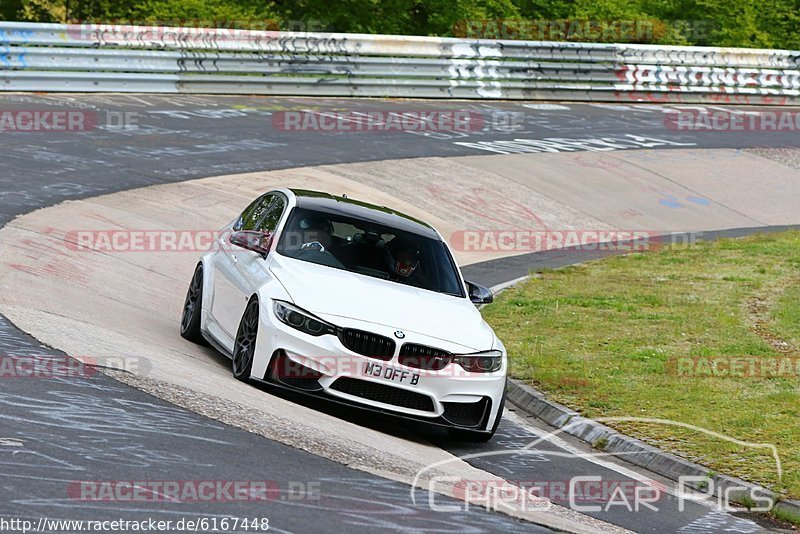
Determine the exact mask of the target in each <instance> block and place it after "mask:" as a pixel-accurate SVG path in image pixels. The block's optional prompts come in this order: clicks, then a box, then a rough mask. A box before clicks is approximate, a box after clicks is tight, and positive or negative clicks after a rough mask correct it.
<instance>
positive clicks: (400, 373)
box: [364, 362, 419, 386]
mask: <svg viewBox="0 0 800 534" xmlns="http://www.w3.org/2000/svg"><path fill="white" fill-rule="evenodd" d="M364 376H374V377H376V378H383V379H384V380H388V381H390V382H395V383H397V384H405V385H407V386H418V385H419V373H412V372H411V371H404V370H402V369H396V368H394V367H389V366H388V365H383V364H380V363H374V362H364Z"/></svg>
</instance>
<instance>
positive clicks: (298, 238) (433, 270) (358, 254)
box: [276, 208, 464, 297]
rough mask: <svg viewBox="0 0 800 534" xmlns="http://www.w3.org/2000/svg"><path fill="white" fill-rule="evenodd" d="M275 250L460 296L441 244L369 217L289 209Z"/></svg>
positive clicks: (452, 264)
mask: <svg viewBox="0 0 800 534" xmlns="http://www.w3.org/2000/svg"><path fill="white" fill-rule="evenodd" d="M276 250H277V251H278V253H280V254H282V255H284V256H288V257H290V258H295V259H298V260H302V261H308V262H311V263H316V264H319V265H326V266H328V267H333V268H335V269H343V270H346V271H350V272H353V273H358V274H362V275H366V276H372V277H375V278H380V279H382V280H389V281H392V282H397V283H399V284H404V285H409V286H413V287H418V288H421V289H427V290H429V291H436V292H437V293H445V294H448V295H453V296H456V297H463V296H464V292H463V290H462V288H461V283H460V278H459V276H458V272H457V270H456V266H455V262H454V261H453V258H452V256H451V255H450V252H449V250H448V249H447V247H446V246H445V244H444V243H443V242H441V241H440V240H438V239H432V238H429V237H425V236H421V235H417V234H414V233H410V232H405V231H402V230H399V229H397V228H392V227H389V226H383V225H380V224H376V223H373V222H371V221H365V220H362V219H357V218H353V217H348V216H346V215H339V214H329V213H324V212H320V211H314V210H308V209H304V208H294V210H292V213H291V215H290V216H289V220H288V221H287V223H286V227H285V228H284V230H283V232H282V234H281V237H280V241H279V242H278V246H277V249H276Z"/></svg>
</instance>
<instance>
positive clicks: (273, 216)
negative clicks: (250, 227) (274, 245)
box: [256, 195, 286, 232]
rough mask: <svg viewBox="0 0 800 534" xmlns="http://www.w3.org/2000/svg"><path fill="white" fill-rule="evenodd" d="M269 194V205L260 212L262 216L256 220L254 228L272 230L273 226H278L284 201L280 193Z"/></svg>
mask: <svg viewBox="0 0 800 534" xmlns="http://www.w3.org/2000/svg"><path fill="white" fill-rule="evenodd" d="M271 196H272V202H270V204H269V206H268V207H267V208H266V210H264V212H263V213H262V217H261V219H260V220H259V222H258V226H257V227H256V230H260V231H262V232H274V231H275V228H277V227H278V222H279V221H280V220H281V215H283V210H284V208H285V207H286V202H285V201H284V200H283V197H281V196H280V195H271Z"/></svg>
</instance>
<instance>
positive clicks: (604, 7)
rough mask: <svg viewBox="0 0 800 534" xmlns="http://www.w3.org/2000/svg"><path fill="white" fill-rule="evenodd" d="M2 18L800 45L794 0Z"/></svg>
mask: <svg viewBox="0 0 800 534" xmlns="http://www.w3.org/2000/svg"><path fill="white" fill-rule="evenodd" d="M0 14H2V16H3V17H4V18H6V19H17V20H30V21H40V22H49V21H57V22H63V21H66V20H80V21H86V20H94V21H117V22H125V21H130V20H132V21H137V22H139V21H142V22H143V21H148V22H158V23H162V24H172V25H174V24H185V25H198V23H201V24H205V25H222V26H235V27H242V28H259V27H261V28H267V29H287V30H301V31H302V30H309V31H319V30H333V31H338V32H362V33H390V34H409V35H441V36H459V37H485V38H511V39H524V38H527V39H546V40H570V41H594V42H650V43H663V44H698V45H719V46H742V47H757V48H789V49H794V50H797V49H800V0H338V1H331V0H292V1H289V0H0Z"/></svg>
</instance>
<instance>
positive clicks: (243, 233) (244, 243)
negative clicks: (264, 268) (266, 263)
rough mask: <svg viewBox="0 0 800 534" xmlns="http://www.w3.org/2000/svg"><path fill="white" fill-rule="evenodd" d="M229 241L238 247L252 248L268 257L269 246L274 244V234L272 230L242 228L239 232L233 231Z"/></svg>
mask: <svg viewBox="0 0 800 534" xmlns="http://www.w3.org/2000/svg"><path fill="white" fill-rule="evenodd" d="M229 241H230V242H231V244H233V245H236V246H237V247H242V248H243V249H246V250H252V251H253V252H257V253H258V254H261V256H263V257H264V258H266V257H267V254H269V247H270V246H271V245H272V234H271V233H270V232H253V231H250V230H240V231H239V232H233V233H232V234H231V237H230V239H229Z"/></svg>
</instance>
